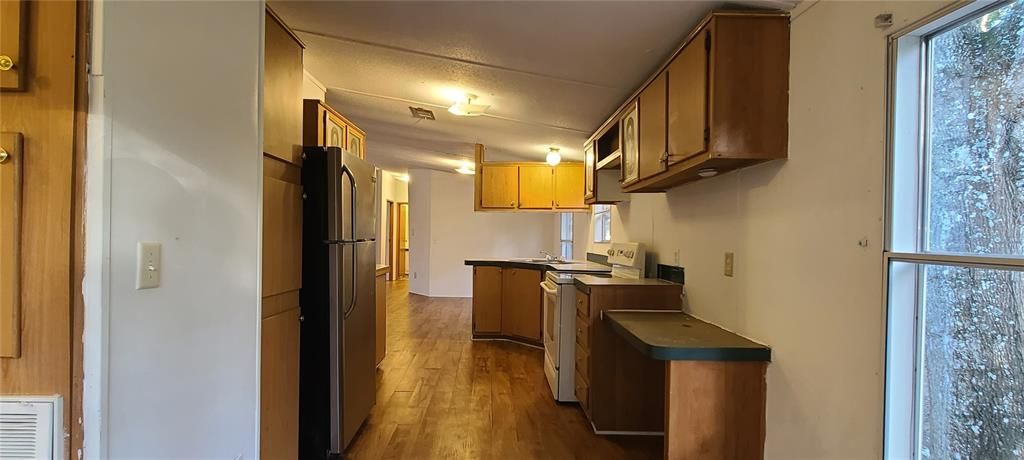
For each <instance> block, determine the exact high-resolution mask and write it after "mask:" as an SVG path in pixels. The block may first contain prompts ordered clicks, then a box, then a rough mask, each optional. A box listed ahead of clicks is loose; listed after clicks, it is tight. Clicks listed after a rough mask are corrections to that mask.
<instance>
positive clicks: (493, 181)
mask: <svg viewBox="0 0 1024 460" xmlns="http://www.w3.org/2000/svg"><path fill="white" fill-rule="evenodd" d="M479 169H480V207H481V208H491V209H515V207H516V204H518V202H519V201H518V200H519V167H518V166H515V165H481V166H480V168H479Z"/></svg>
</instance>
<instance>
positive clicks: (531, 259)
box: [509, 257, 563, 264]
mask: <svg viewBox="0 0 1024 460" xmlns="http://www.w3.org/2000/svg"><path fill="white" fill-rule="evenodd" d="M509 260H510V261H512V262H534V263H540V262H550V263H553V264H560V263H563V262H562V261H561V260H548V259H546V258H544V257H532V258H531V257H525V258H519V259H509Z"/></svg>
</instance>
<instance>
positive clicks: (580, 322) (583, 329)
mask: <svg viewBox="0 0 1024 460" xmlns="http://www.w3.org/2000/svg"><path fill="white" fill-rule="evenodd" d="M580 315H582V313H581V312H579V311H577V312H576V343H578V344H579V345H580V346H582V347H583V348H584V349H585V350H590V321H588V320H587V319H586V318H583V317H581V316H580Z"/></svg>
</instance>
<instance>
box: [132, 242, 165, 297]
mask: <svg viewBox="0 0 1024 460" xmlns="http://www.w3.org/2000/svg"><path fill="white" fill-rule="evenodd" d="M137 253H138V262H137V263H136V268H135V272H136V276H135V289H152V288H155V287H160V243H150V242H145V241H139V247H138V251H137Z"/></svg>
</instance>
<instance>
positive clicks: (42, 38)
mask: <svg viewBox="0 0 1024 460" xmlns="http://www.w3.org/2000/svg"><path fill="white" fill-rule="evenodd" d="M23 5H24V6H25V7H26V8H27V9H28V11H27V13H26V18H27V27H26V28H25V29H26V32H25V43H24V49H25V56H28V57H31V59H28V60H27V61H26V62H23V63H21V64H22V67H21V68H22V70H23V71H24V73H23V75H24V76H25V77H26V79H25V82H24V89H25V90H24V91H23V92H4V93H3V94H2V95H0V114H3V116H2V117H0V131H2V132H17V133H22V134H23V136H24V138H23V144H22V152H23V154H22V156H21V160H22V164H21V166H22V208H21V229H20V233H21V235H20V245H21V263H20V267H19V272H20V277H21V319H20V327H21V356H20V357H19V358H0V393H2V394H15V395H17V394H33V395H39V394H59V395H61V396H62V397H64V403H65V404H66V406H65V407H66V409H65V410H64V419H63V424H62V427H61V428H62V430H63V432H64V433H73V432H78V431H79V430H78V428H79V425H77V424H74V425H73V424H72V423H71V414H72V412H73V411H74V409H72V408H73V407H75V406H76V405H80V404H81V403H80V401H77V400H76V399H75V398H74V395H73V393H72V361H71V354H72V348H73V347H74V344H73V342H75V341H77V343H81V337H80V336H79V337H77V338H74V339H73V338H72V300H71V299H72V294H71V293H72V292H73V291H74V289H73V287H72V282H71V280H72V278H73V277H72V270H71V263H72V260H73V253H72V248H71V238H72V235H78V234H79V232H78V231H77V230H76V229H74V228H73V222H72V206H73V198H72V188H73V183H74V174H75V170H74V167H75V158H74V156H75V148H76V138H75V133H76V126H75V121H76V119H75V109H76V92H75V91H76V71H77V69H78V64H79V62H78V61H77V56H78V54H77V40H78V32H79V31H78V8H79V5H77V4H76V3H75V2H26V3H24V4H23ZM4 14H6V12H5V13H4ZM5 19H6V18H5ZM0 33H3V32H0ZM5 45H6V44H4V46H5ZM16 65H17V63H16ZM2 167H3V166H2V165H0V168H2ZM5 255H6V254H5ZM76 263H77V262H76ZM72 436H75V434H72ZM70 444H71V443H65V446H66V448H65V451H64V452H61V453H58V455H59V456H60V457H63V458H68V457H69V449H70Z"/></svg>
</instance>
